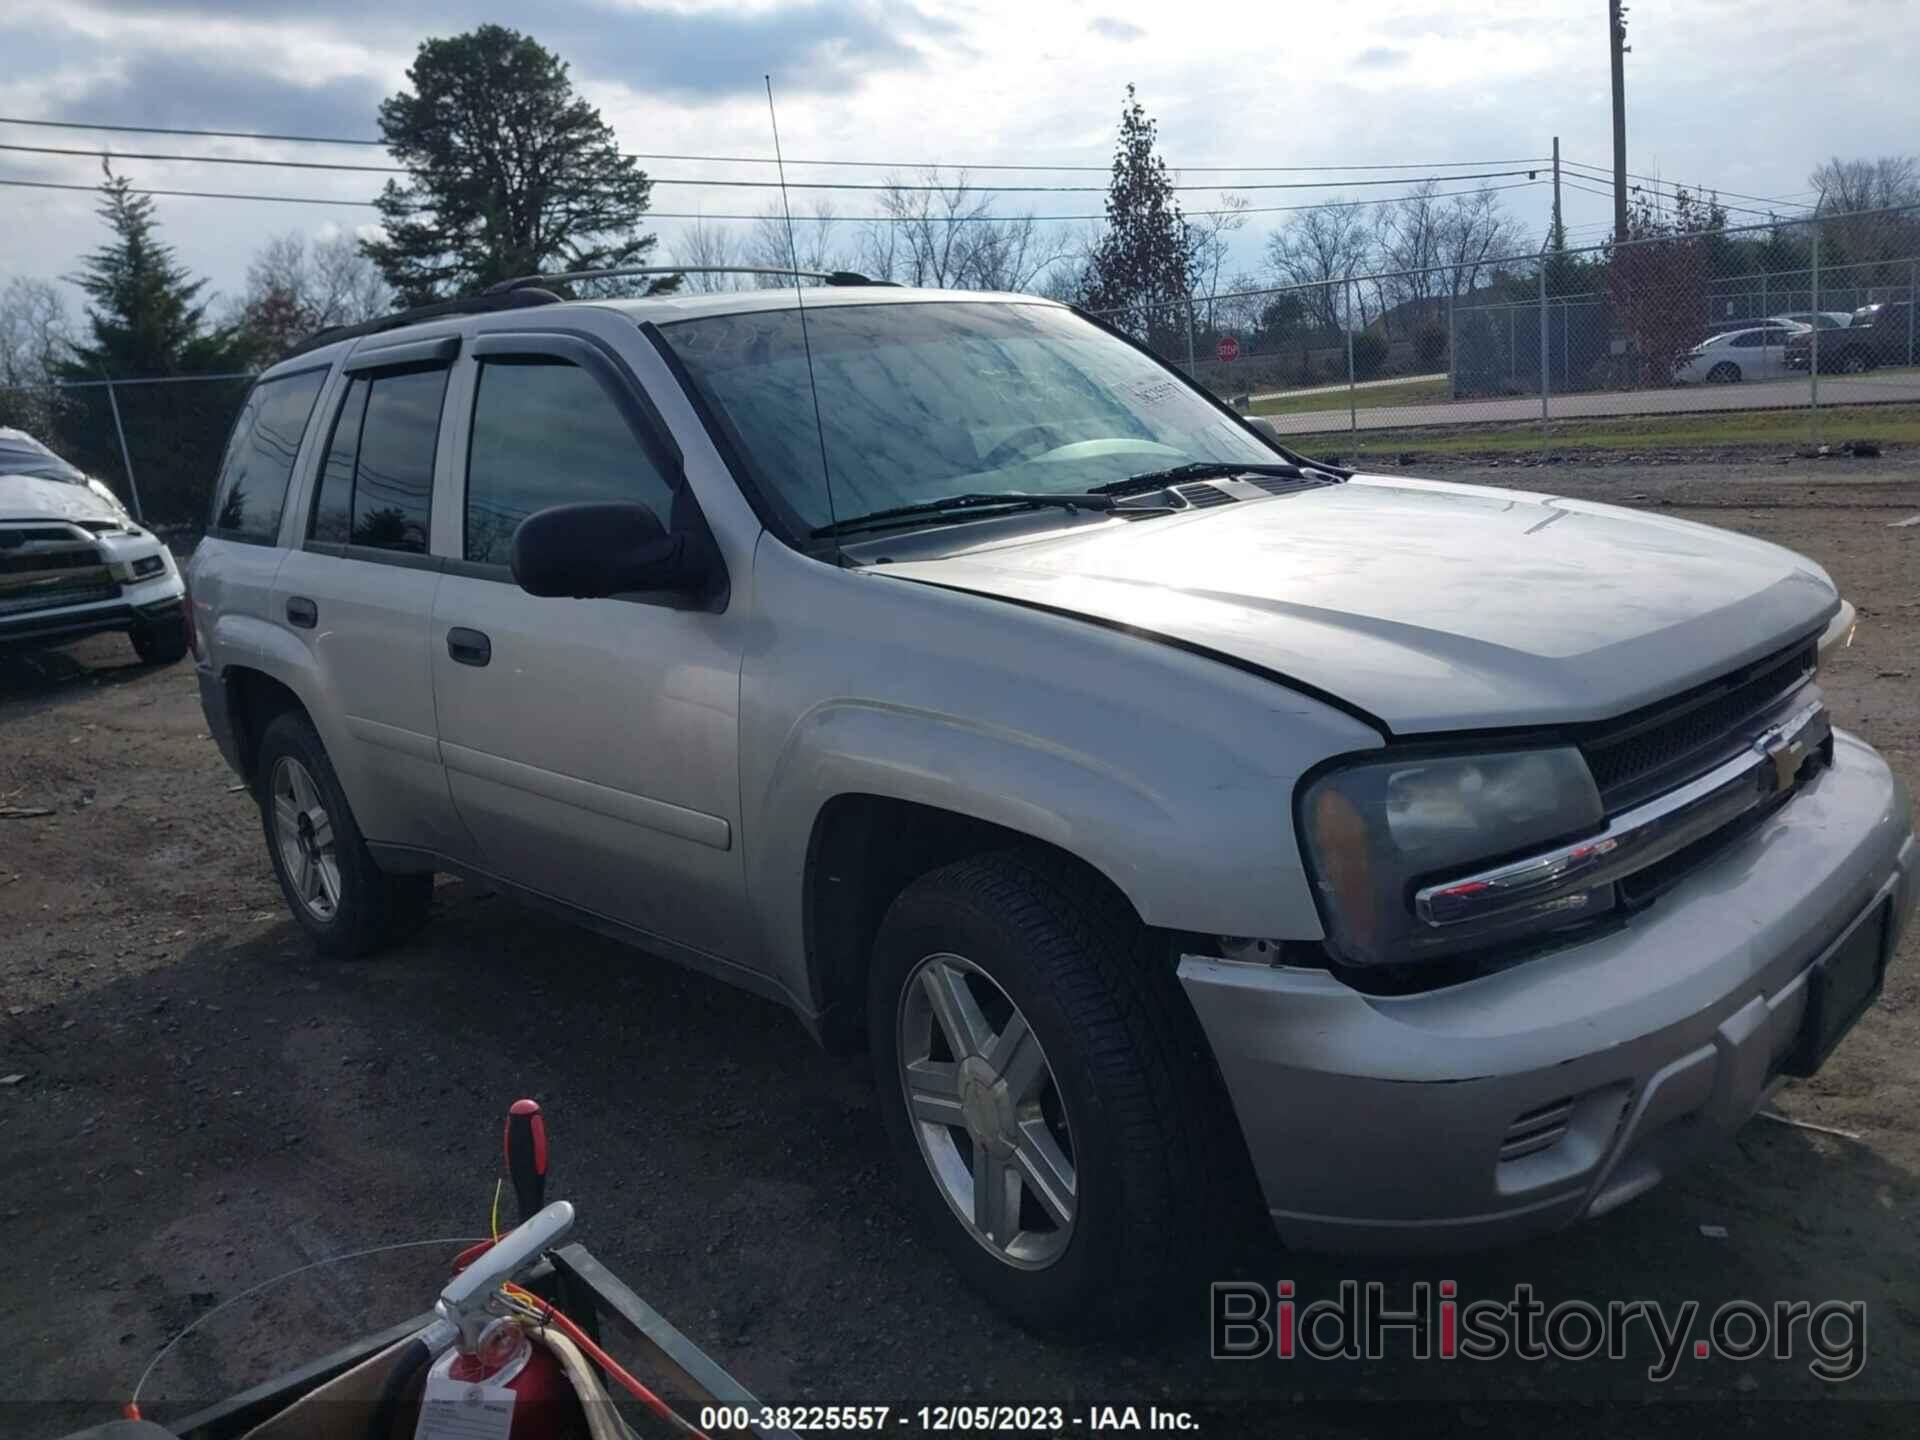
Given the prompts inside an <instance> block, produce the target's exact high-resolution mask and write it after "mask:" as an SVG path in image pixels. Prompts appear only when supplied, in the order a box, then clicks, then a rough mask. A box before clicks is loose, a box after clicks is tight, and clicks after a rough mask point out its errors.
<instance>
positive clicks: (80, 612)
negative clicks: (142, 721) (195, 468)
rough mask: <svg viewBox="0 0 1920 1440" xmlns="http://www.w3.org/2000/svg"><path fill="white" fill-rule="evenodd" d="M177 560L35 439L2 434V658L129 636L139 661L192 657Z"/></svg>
mask: <svg viewBox="0 0 1920 1440" xmlns="http://www.w3.org/2000/svg"><path fill="white" fill-rule="evenodd" d="M184 593H185V586H184V585H183V584H182V582H181V579H180V572H179V570H178V569H176V568H175V566H174V563H173V555H172V553H171V552H170V551H169V550H168V549H167V547H166V544H165V542H164V541H162V540H161V539H160V538H159V537H158V536H156V535H154V534H152V533H151V532H149V531H147V530H146V529H144V528H143V527H142V526H141V525H139V524H138V523H137V522H136V521H135V520H134V518H133V517H132V516H131V515H129V514H128V513H127V511H126V508H125V507H124V506H122V505H121V503H120V501H119V498H118V497H117V496H115V495H114V493H113V492H112V491H111V490H109V489H107V487H106V486H104V485H102V484H101V483H100V482H99V481H98V480H95V479H92V478H91V477H90V476H87V475H83V474H81V473H80V472H79V471H78V470H76V469H74V468H73V466H71V465H69V464H67V462H66V461H64V460H62V459H61V458H60V457H59V456H58V455H56V454H54V453H53V452H52V451H51V450H49V449H47V447H46V446H44V445H42V444H41V443H40V442H39V441H38V440H35V439H34V438H33V437H32V436H31V435H28V434H26V433H25V432H23V431H20V430H9V429H5V428H0V649H6V648H8V647H16V648H40V647H44V646H49V645H63V644H65V643H67V642H68V641H70V640H78V639H81V638H83V637H85V636H87V635H95V634H99V633H100V632H101V631H105V630H121V631H125V632H126V634H127V636H128V638H129V639H131V640H132V641H133V648H134V653H136V654H137V655H139V657H140V658H141V659H142V660H145V661H147V662H148V663H149V664H156V665H170V664H172V663H173V662H174V661H176V660H178V659H180V658H181V657H183V656H184V655H185V654H186V653H187V629H186V625H187V617H186V611H185V607H184V606H183V605H182V603H181V601H182V596H183V595H184Z"/></svg>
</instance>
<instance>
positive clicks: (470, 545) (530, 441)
mask: <svg viewBox="0 0 1920 1440" xmlns="http://www.w3.org/2000/svg"><path fill="white" fill-rule="evenodd" d="M587 500H626V501H633V502H636V503H638V504H641V505H645V506H647V507H648V508H649V509H650V510H652V511H653V513H654V514H655V515H657V516H659V517H660V523H661V524H662V525H663V526H667V527H669V528H670V527H671V526H672V523H673V519H672V516H673V486H672V484H671V482H669V481H668V479H667V477H666V475H665V473H663V472H662V471H661V469H660V467H659V466H658V465H656V464H655V463H654V460H653V457H652V454H651V453H650V452H649V451H648V449H647V447H646V446H645V445H644V444H643V443H642V442H641V440H640V437H639V436H637V435H635V434H634V433H633V429H632V427H631V426H629V425H628V424H627V421H626V417H625V416H623V415H622V414H621V413H620V408H619V406H618V405H617V404H616V403H615V402H614V399H613V397H612V396H611V395H609V394H608V393H607V392H606V391H605V390H604V389H603V388H601V385H600V382H599V381H598V380H596V379H595V378H594V377H593V376H592V375H590V374H589V373H587V371H585V370H583V369H581V368H580V367H579V366H578V365H574V364H571V363H569V362H567V361H565V360H557V359H551V358H547V357H525V358H522V357H518V356H516V357H514V358H512V359H507V360H491V359H490V360H487V361H486V362H484V363H483V364H482V365H481V367H480V384H479V387H478V389H477V390H476V392H475V394H474V402H473V439H472V443H471V445H470V447H469V451H468V459H467V527H466V528H467V538H466V558H467V559H469V560H473V561H477V562H479V563H481V564H487V565H505V564H506V563H507V559H508V555H509V552H510V549H511V546H512V544H513V532H514V531H515V530H517V529H518V528H519V526H520V522H521V521H522V520H524V519H526V518H527V516H529V515H531V514H532V513H533V512H534V511H536V510H544V509H546V508H547V507H548V506H550V505H570V504H574V503H576V502H579V501H587Z"/></svg>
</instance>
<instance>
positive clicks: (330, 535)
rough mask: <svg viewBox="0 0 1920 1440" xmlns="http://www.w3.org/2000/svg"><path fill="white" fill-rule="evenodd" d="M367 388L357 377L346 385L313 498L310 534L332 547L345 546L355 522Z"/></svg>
mask: <svg viewBox="0 0 1920 1440" xmlns="http://www.w3.org/2000/svg"><path fill="white" fill-rule="evenodd" d="M367 385H368V380H367V377H366V376H364V375H356V376H354V377H353V379H352V381H351V382H349V384H348V385H347V394H346V398H345V399H344V400H343V401H342V402H341V404H340V413H339V414H337V415H336V416H334V420H333V434H332V436H331V437H330V438H329V439H328V441H327V454H326V459H325V460H324V461H323V462H322V464H321V467H320V487H319V490H318V493H316V494H315V496H314V498H313V524H312V527H311V528H310V529H309V530H308V532H307V533H308V534H309V535H310V536H312V538H313V539H315V540H324V541H326V542H327V543H328V544H330V545H344V544H346V543H347V536H348V534H349V533H350V530H351V526H352V520H353V462H354V460H355V458H356V457H357V456H358V455H359V454H360V422H361V421H362V420H363V419H364V418H365V417H366V413H367Z"/></svg>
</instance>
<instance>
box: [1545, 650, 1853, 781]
mask: <svg viewBox="0 0 1920 1440" xmlns="http://www.w3.org/2000/svg"><path fill="white" fill-rule="evenodd" d="M1816 659H1817V656H1816V653H1815V647H1814V642H1813V641H1811V640H1808V641H1804V642H1802V643H1800V644H1797V645H1794V646H1791V647H1789V648H1788V649H1786V650H1784V651H1780V652H1778V653H1776V654H1773V655H1770V656H1768V657H1767V658H1766V659H1764V660H1760V661H1757V662H1756V663H1754V664H1752V665H1747V666H1744V667H1742V668H1741V669H1739V670H1736V671H1734V672H1733V673H1731V674H1729V675H1725V676H1722V677H1721V678H1720V679H1718V680H1716V681H1714V682H1712V683H1711V684H1708V685H1703V686H1701V687H1699V688H1698V689H1696V690H1693V691H1690V692H1688V693H1687V694H1685V695H1682V696H1679V697H1678V698H1676V699H1673V700H1668V701H1663V702H1661V703H1660V704H1658V705H1652V706H1649V707H1647V708H1646V709H1644V710H1639V711H1636V712H1635V713H1633V714H1632V715H1628V716H1624V717H1622V718H1621V719H1619V720H1615V721H1610V722H1607V723H1605V724H1603V725H1601V726H1598V727H1595V728H1594V729H1593V730H1592V731H1590V732H1588V733H1587V734H1586V735H1584V736H1582V737H1581V739H1580V751H1581V753H1582V754H1583V755H1585V756H1586V760H1587V765H1588V767H1589V768H1590V769H1591V770H1592V771H1593V780H1594V784H1596V785H1597V786H1599V788H1600V799H1601V803H1602V804H1603V805H1605V807H1606V809H1607V812H1608V813H1609V814H1612V813H1614V812H1615V811H1618V810H1621V809H1624V808H1626V807H1627V806H1630V805H1633V804H1636V803H1638V802H1639V801H1641V800H1644V799H1646V798H1648V797H1649V796H1652V795H1656V794H1659V793H1660V792H1661V791H1663V790H1668V789H1671V788H1673V787H1674V786H1676V785H1679V784H1681V783H1683V782H1684V781H1687V780H1690V779H1692V778H1693V777H1694V776H1696V775H1700V774H1704V773H1705V772H1706V771H1708V770H1710V769H1712V768H1713V767H1714V766H1715V765H1717V764H1719V763H1720V762H1721V761H1722V760H1725V759H1726V758H1727V757H1728V756H1730V755H1732V754H1734V753H1736V752H1738V751H1739V750H1740V749H1742V748H1743V747H1744V746H1745V745H1746V744H1747V743H1748V742H1749V741H1750V740H1751V739H1752V737H1753V735H1754V734H1755V733H1757V732H1758V731H1759V730H1760V729H1762V728H1764V725H1765V722H1766V721H1767V720H1768V719H1769V718H1770V717H1772V716H1773V715H1774V714H1775V712H1777V711H1779V710H1781V709H1783V708H1784V707H1785V706H1786V705H1787V704H1788V702H1789V701H1790V700H1791V699H1792V697H1793V696H1794V695H1795V694H1796V693H1797V692H1798V691H1799V690H1800V689H1801V688H1802V687H1803V686H1805V685H1806V684H1807V683H1808V682H1809V681H1810V680H1812V679H1813V674H1814V667H1815V663H1816Z"/></svg>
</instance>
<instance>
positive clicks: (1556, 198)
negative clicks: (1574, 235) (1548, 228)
mask: <svg viewBox="0 0 1920 1440" xmlns="http://www.w3.org/2000/svg"><path fill="white" fill-rule="evenodd" d="M1565 234H1566V232H1565V231H1564V230H1562V229H1561V228H1560V137H1559V136H1558V135H1556V136H1554V137H1553V235H1552V239H1553V240H1554V241H1555V242H1558V243H1564V236H1565Z"/></svg>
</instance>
